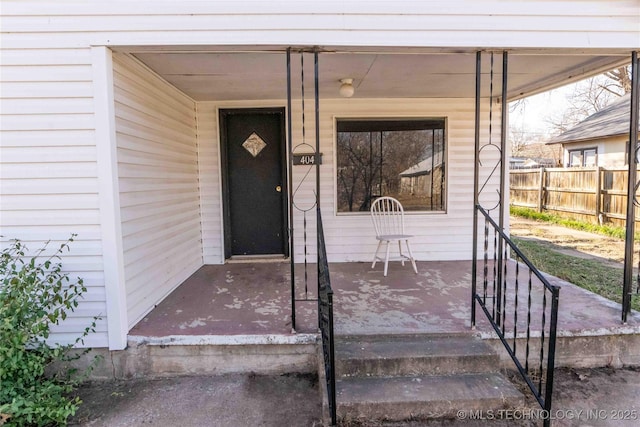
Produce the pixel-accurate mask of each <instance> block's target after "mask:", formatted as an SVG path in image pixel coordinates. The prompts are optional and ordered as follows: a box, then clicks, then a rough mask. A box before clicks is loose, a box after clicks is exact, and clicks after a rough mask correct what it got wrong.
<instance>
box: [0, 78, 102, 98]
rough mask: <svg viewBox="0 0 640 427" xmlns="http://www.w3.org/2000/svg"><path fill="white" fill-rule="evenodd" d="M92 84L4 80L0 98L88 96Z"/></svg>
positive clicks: (90, 95)
mask: <svg viewBox="0 0 640 427" xmlns="http://www.w3.org/2000/svg"><path fill="white" fill-rule="evenodd" d="M90 97H93V86H92V83H91V82H89V81H86V82H6V83H4V82H3V83H2V98H3V99H11V98H59V99H64V98H90Z"/></svg>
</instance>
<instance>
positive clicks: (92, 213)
mask: <svg viewBox="0 0 640 427" xmlns="http://www.w3.org/2000/svg"><path fill="white" fill-rule="evenodd" d="M2 221H3V222H5V221H6V222H7V223H9V224H12V225H14V226H29V225H47V224H50V225H91V224H99V223H100V217H99V215H98V214H97V213H96V210H94V209H86V210H75V211H71V210H66V209H64V208H62V209H57V210H54V209H47V210H44V209H43V210H37V211H35V210H23V211H17V210H14V211H4V212H3V213H2Z"/></svg>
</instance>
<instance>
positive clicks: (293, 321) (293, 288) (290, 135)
mask: <svg viewBox="0 0 640 427" xmlns="http://www.w3.org/2000/svg"><path fill="white" fill-rule="evenodd" d="M287 139H289V156H288V159H287V160H288V165H287V171H288V176H287V188H288V190H289V191H288V193H289V261H290V263H291V329H292V330H294V331H295V330H296V266H295V259H294V255H295V253H294V251H293V181H292V180H293V178H292V175H293V174H292V172H293V171H292V167H291V165H292V163H293V131H292V125H291V48H290V47H289V48H287Z"/></svg>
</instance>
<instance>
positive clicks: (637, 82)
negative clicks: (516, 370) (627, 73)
mask: <svg viewBox="0 0 640 427" xmlns="http://www.w3.org/2000/svg"><path fill="white" fill-rule="evenodd" d="M639 66H640V64H638V52H633V53H632V54H631V108H630V118H629V123H630V124H629V147H628V149H627V153H628V157H627V163H628V165H629V174H628V181H627V232H626V240H625V250H624V280H623V286H622V323H627V316H628V314H629V313H630V312H631V282H632V281H633V238H634V232H635V231H634V228H635V203H634V202H635V196H636V194H635V193H636V169H637V167H638V166H637V165H638V158H637V144H638V96H639V93H638V92H639V90H640V79H639V78H638V77H639V76H638V73H639V70H638V68H639Z"/></svg>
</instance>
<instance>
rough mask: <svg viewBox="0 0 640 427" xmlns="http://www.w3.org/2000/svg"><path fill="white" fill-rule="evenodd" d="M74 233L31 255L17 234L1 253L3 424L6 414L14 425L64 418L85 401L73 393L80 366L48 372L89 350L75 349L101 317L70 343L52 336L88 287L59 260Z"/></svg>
mask: <svg viewBox="0 0 640 427" xmlns="http://www.w3.org/2000/svg"><path fill="white" fill-rule="evenodd" d="M74 237H75V235H72V236H71V237H70V238H69V239H68V240H67V241H66V242H65V243H63V244H61V245H60V247H59V248H58V249H57V250H56V251H55V252H54V254H53V255H51V256H44V253H45V251H46V250H47V246H48V245H49V242H46V243H45V244H44V245H43V246H42V248H41V249H39V250H38V251H36V252H35V255H34V256H27V255H26V254H27V253H29V251H28V249H27V247H26V246H25V245H24V244H23V243H22V242H21V241H19V240H13V241H11V243H10V245H9V246H8V247H7V248H6V249H4V250H3V251H2V252H1V253H0V416H1V417H2V418H0V424H2V419H5V420H7V421H6V422H7V425H15V426H27V425H28V426H32V425H33V426H47V425H60V424H66V423H67V419H68V418H69V416H71V415H73V414H74V413H75V411H76V409H77V407H78V405H79V404H80V403H81V402H80V399H79V398H78V397H70V393H71V392H72V391H73V390H74V389H75V387H76V386H77V384H78V381H79V380H80V378H79V376H78V372H75V371H74V370H73V369H60V370H58V371H57V372H56V373H54V374H49V373H47V372H46V370H47V367H49V366H51V364H52V363H54V362H62V364H63V365H64V364H65V362H69V361H71V360H74V359H77V358H78V357H80V356H81V355H82V354H83V353H85V352H86V351H88V350H85V351H84V352H80V353H77V352H76V353H75V354H73V352H72V351H71V350H72V348H73V347H74V346H75V345H76V344H80V343H83V339H84V338H85V337H86V336H87V335H88V334H89V333H91V332H95V326H96V320H97V318H94V319H93V322H92V323H91V325H89V326H88V327H87V328H86V329H85V330H84V332H83V333H82V334H81V335H80V336H79V337H78V338H77V339H76V340H75V342H73V343H71V344H67V345H61V344H55V343H50V342H48V339H49V336H50V333H51V331H50V330H51V326H52V325H57V324H58V323H59V322H60V321H61V320H64V319H66V317H67V316H68V314H69V313H70V312H73V311H74V309H75V308H76V307H78V301H79V299H80V298H81V296H82V294H83V293H84V292H86V290H87V289H86V287H85V286H84V284H83V282H82V279H80V278H78V279H77V280H76V281H71V280H69V276H68V274H66V273H63V271H62V265H61V264H60V262H59V261H60V255H61V254H62V253H63V252H65V251H68V250H69V244H70V243H71V242H73V239H74ZM89 369H90V368H89Z"/></svg>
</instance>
